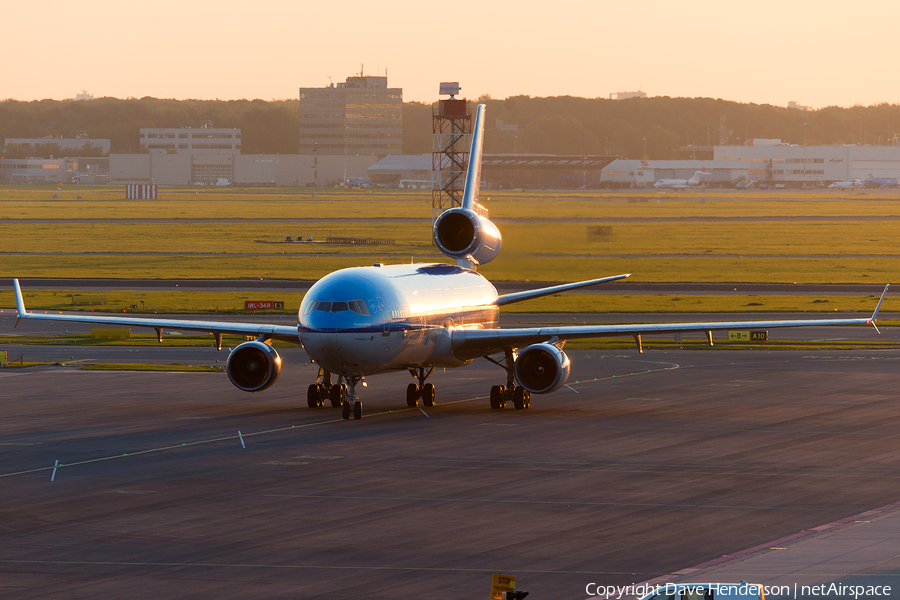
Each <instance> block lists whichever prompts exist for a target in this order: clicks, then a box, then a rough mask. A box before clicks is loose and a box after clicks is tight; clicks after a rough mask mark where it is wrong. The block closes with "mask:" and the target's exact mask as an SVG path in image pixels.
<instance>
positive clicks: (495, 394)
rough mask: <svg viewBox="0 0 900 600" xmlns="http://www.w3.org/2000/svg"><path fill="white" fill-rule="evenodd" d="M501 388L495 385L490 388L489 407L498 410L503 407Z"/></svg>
mask: <svg viewBox="0 0 900 600" xmlns="http://www.w3.org/2000/svg"><path fill="white" fill-rule="evenodd" d="M502 405H503V388H502V387H500V386H499V385H495V386H493V387H492V388H491V408H493V409H494V410H499V409H501V408H503V406H502Z"/></svg>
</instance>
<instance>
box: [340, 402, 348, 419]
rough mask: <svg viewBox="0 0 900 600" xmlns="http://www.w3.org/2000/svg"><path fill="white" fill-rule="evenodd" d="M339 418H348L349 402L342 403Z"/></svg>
mask: <svg viewBox="0 0 900 600" xmlns="http://www.w3.org/2000/svg"><path fill="white" fill-rule="evenodd" d="M341 418H342V419H344V420H345V421H346V420H347V419H349V418H350V403H349V402H344V405H343V406H342V407H341Z"/></svg>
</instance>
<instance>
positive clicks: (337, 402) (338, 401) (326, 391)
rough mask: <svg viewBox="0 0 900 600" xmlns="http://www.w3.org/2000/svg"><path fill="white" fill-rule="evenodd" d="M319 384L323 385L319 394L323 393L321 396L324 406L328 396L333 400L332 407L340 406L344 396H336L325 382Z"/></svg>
mask: <svg viewBox="0 0 900 600" xmlns="http://www.w3.org/2000/svg"><path fill="white" fill-rule="evenodd" d="M319 386H320V387H321V391H320V392H319V394H320V395H321V398H322V405H323V406H324V405H325V398H326V397H327V398H328V400H329V401H330V402H331V408H340V407H341V401H342V398H341V397H337V398H336V397H335V396H334V395H332V394H331V392H330V391H329V389H328V386H326V385H325V384H324V383H320V384H319Z"/></svg>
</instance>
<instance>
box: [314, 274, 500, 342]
mask: <svg viewBox="0 0 900 600" xmlns="http://www.w3.org/2000/svg"><path fill="white" fill-rule="evenodd" d="M498 315H499V309H498V307H497V290H496V289H495V288H494V286H493V285H491V283H490V282H489V281H488V280H487V279H485V278H484V277H482V276H481V275H479V274H478V273H477V272H475V271H471V270H468V269H464V268H462V267H458V266H456V265H447V264H416V265H390V266H382V267H355V268H351V269H341V270H340V271H335V272H334V273H331V274H330V275H326V276H325V277H323V278H322V279H320V280H319V281H317V282H316V284H315V285H313V286H312V287H311V288H310V289H309V292H308V293H307V294H306V296H305V297H304V298H303V302H302V303H301V304H300V312H299V319H300V321H299V329H300V332H301V334H302V333H304V332H309V333H313V332H319V333H351V332H354V333H364V332H384V331H388V330H390V331H397V330H408V329H423V328H432V327H452V326H455V327H460V326H482V327H488V328H491V327H495V326H496V324H497V321H498Z"/></svg>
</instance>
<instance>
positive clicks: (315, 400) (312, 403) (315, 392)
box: [306, 383, 321, 408]
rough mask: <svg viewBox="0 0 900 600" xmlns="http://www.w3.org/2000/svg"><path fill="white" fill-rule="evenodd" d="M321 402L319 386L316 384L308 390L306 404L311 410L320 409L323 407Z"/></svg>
mask: <svg viewBox="0 0 900 600" xmlns="http://www.w3.org/2000/svg"><path fill="white" fill-rule="evenodd" d="M319 402H320V399H319V386H318V385H316V384H315V383H314V384H312V385H310V386H309V387H308V388H307V390H306V403H307V404H308V405H309V407H310V408H318V407H319V406H321V405H320V404H319Z"/></svg>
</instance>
